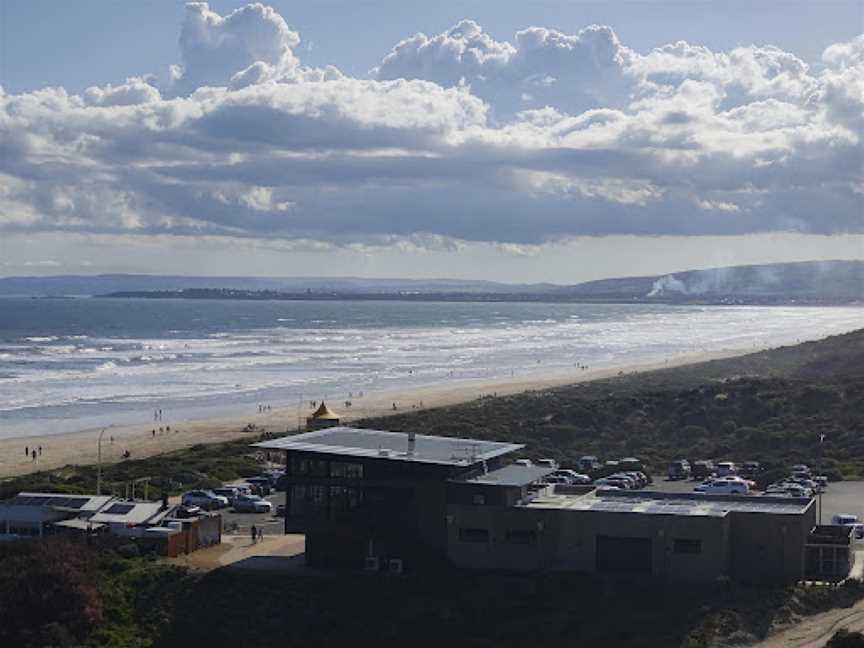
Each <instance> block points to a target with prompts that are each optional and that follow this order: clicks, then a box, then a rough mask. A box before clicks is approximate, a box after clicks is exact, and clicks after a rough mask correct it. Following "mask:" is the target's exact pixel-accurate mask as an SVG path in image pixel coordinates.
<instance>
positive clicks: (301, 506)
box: [291, 485, 307, 517]
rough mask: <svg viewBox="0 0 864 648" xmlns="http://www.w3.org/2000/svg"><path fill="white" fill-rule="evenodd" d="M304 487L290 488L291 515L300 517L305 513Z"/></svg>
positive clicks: (305, 495)
mask: <svg viewBox="0 0 864 648" xmlns="http://www.w3.org/2000/svg"><path fill="white" fill-rule="evenodd" d="M306 497H307V493H306V487H305V486H296V485H295V486H292V487H291V515H292V516H298V517H302V516H303V515H304V514H305V513H306Z"/></svg>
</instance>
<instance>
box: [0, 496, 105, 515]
mask: <svg viewBox="0 0 864 648" xmlns="http://www.w3.org/2000/svg"><path fill="white" fill-rule="evenodd" d="M111 499H112V497H111V496H110V495H69V494H67V493H29V492H21V493H18V494H17V495H15V496H14V497H11V498H10V499H7V500H4V501H0V506H35V507H48V508H54V509H61V510H64V511H73V512H92V511H98V510H99V509H100V508H102V507H103V506H105V505H106V504H107V503H108V502H110V501H111Z"/></svg>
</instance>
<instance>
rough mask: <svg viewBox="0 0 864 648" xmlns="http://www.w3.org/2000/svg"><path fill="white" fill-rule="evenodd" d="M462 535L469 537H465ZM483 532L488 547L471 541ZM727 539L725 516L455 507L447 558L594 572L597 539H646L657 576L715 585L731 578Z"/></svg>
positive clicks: (458, 562) (509, 566) (497, 565)
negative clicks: (683, 544)
mask: <svg viewBox="0 0 864 648" xmlns="http://www.w3.org/2000/svg"><path fill="white" fill-rule="evenodd" d="M460 529H462V530H465V529H468V530H470V531H469V532H468V533H463V535H464V536H465V537H464V538H463V537H460ZM480 529H487V530H488V533H489V535H488V542H479V541H472V540H476V538H477V537H478V534H476V533H473V531H474V530H480ZM728 532H729V524H728V518H727V517H691V516H675V515H640V514H628V513H607V512H599V511H571V510H566V509H536V508H518V507H516V508H514V507H510V508H506V507H503V508H502V507H471V506H450V507H448V527H447V538H448V558H449V560H450V561H451V562H452V563H453V564H455V565H457V566H459V567H474V568H488V569H492V568H497V569H515V570H531V569H540V568H543V569H569V570H575V571H584V572H594V571H596V568H597V542H598V540H597V539H598V537H600V536H609V537H612V538H642V539H645V540H647V541H648V542H650V551H651V575H653V576H655V577H660V578H668V579H670V580H681V581H687V580H689V581H710V580H714V579H717V578H720V577H723V576H726V575H727V574H728V560H729V556H728V550H727V547H728ZM676 539H681V540H690V541H697V542H698V543H699V552H698V553H679V552H676V550H675V549H676V543H675V540H676ZM526 540H527V541H526Z"/></svg>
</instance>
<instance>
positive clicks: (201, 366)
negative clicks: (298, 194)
mask: <svg viewBox="0 0 864 648" xmlns="http://www.w3.org/2000/svg"><path fill="white" fill-rule="evenodd" d="M862 327H864V308H853V307H849V308H840V307H837V308H827V307H826V308H821V307H820V308H816V307H732V306H728V307H718V306H666V305H653V304H652V305H620V304H536V303H530V304H528V303H431V302H423V303H409V302H366V301H361V302H319V301H310V302H302V301H216V300H214V301H209V300H161V299H160V300H141V299H87V298H81V299H18V298H3V299H0V438H12V437H24V436H31V435H37V434H60V433H64V432H72V431H77V430H82V429H90V428H95V427H100V426H104V425H109V424H127V423H145V422H147V421H152V418H153V412H154V410H156V409H162V410H163V417H164V420H165V421H179V420H184V419H191V418H204V417H209V416H225V415H241V414H243V413H246V412H248V413H252V412H255V411H256V408H257V404H258V403H269V404H271V405H273V406H274V407H278V406H280V405H287V404H293V405H296V404H297V403H298V401H299V400H300V399H303V400H311V399H316V400H320V399H321V398H328V399H335V400H337V401H342V400H345V399H347V398H348V394H349V392H351V393H352V394H354V395H356V394H357V393H358V392H361V391H362V392H365V393H371V392H374V391H380V390H388V389H406V388H411V387H420V386H432V385H438V384H443V383H451V384H452V383H454V382H455V381H465V380H472V379H483V380H494V379H502V378H511V377H515V378H522V379H527V378H531V377H534V376H543V375H544V374H546V375H548V374H553V373H561V372H563V371H566V370H573V371H574V372H577V371H578V369H576V366H577V365H587V366H588V367H590V368H592V369H593V368H604V367H615V366H626V365H632V364H635V363H642V362H655V361H663V360H665V359H671V358H674V357H675V356H680V355H689V354H694V353H702V352H713V351H723V350H729V349H735V350H739V349H753V348H759V347H763V346H777V345H781V344H790V343H795V342H798V341H804V340H811V339H817V338H821V337H824V336H826V335H831V334H836V333H842V332H846V331H850V330H853V329H856V328H862Z"/></svg>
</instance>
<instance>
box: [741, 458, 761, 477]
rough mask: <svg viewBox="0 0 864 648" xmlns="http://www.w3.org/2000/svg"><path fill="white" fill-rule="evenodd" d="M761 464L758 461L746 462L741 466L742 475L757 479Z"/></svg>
mask: <svg viewBox="0 0 864 648" xmlns="http://www.w3.org/2000/svg"><path fill="white" fill-rule="evenodd" d="M760 469H761V464H760V463H759V462H758V461H745V462H744V463H743V464H741V471H740V472H741V474H742V475H743V476H744V477H755V476H756V475H758V474H759V470H760Z"/></svg>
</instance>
